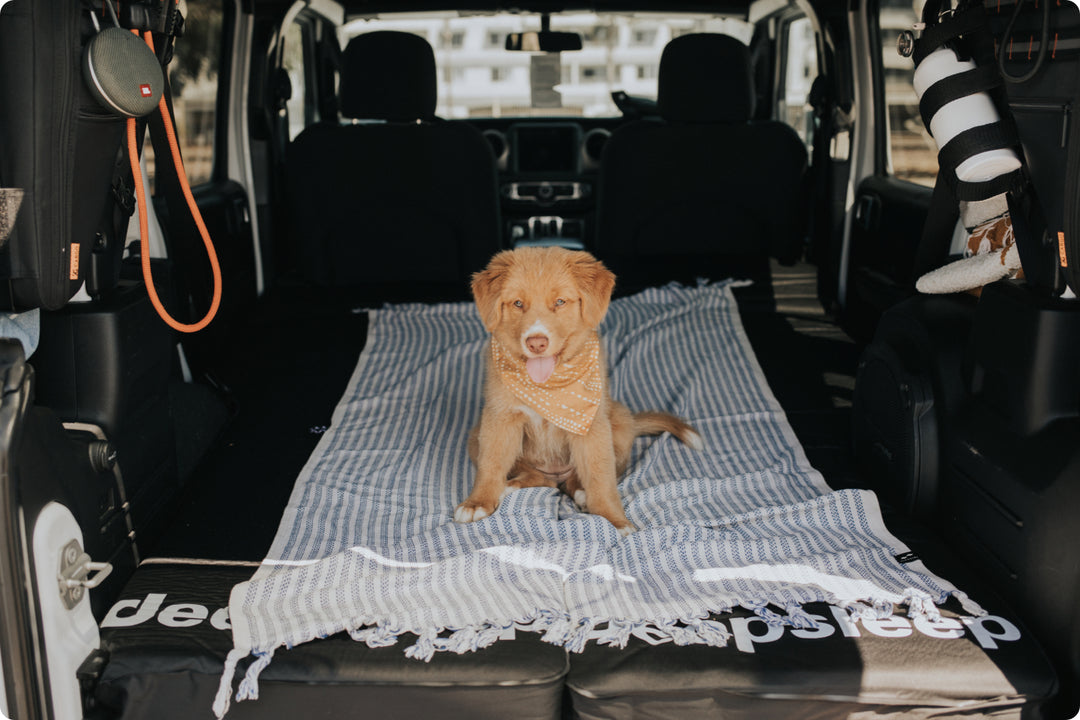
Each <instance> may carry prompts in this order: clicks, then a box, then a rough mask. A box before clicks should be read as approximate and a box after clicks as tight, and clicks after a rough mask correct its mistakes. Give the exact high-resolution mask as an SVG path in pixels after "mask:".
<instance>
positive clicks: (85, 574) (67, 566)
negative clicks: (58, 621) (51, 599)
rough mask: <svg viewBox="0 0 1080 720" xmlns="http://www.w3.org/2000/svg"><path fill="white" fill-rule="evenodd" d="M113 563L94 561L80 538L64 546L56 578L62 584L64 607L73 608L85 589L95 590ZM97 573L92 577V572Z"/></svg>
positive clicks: (109, 571) (61, 595)
mask: <svg viewBox="0 0 1080 720" xmlns="http://www.w3.org/2000/svg"><path fill="white" fill-rule="evenodd" d="M112 569H113V568H112V564H111V563H107V562H94V561H93V560H91V559H90V556H89V555H87V554H86V553H85V552H83V549H82V545H80V544H79V541H78V540H72V541H71V542H69V543H68V544H67V545H65V546H64V550H63V552H62V553H61V554H60V572H59V573H57V575H56V579H57V581H58V582H59V584H60V599H61V600H63V601H64V607H65V608H67V609H68V610H71V609H72V608H74V607H75V606H76V605H78V604H79V601H80V600H82V598H83V593H84V591H85V590H93V589H94V588H96V587H97V586H98V585H100V584H101V582H102V581H103V580H104V579H105V578H107V577H108V576H109V573H111V572H112ZM92 572H93V573H96V574H95V575H94V576H93V577H90V573H92Z"/></svg>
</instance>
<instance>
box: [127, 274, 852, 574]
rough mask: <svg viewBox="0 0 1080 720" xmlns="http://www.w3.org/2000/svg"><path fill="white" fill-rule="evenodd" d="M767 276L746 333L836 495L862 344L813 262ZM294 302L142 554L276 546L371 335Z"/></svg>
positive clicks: (755, 293)
mask: <svg viewBox="0 0 1080 720" xmlns="http://www.w3.org/2000/svg"><path fill="white" fill-rule="evenodd" d="M771 274H772V276H771V277H769V278H759V279H758V281H757V282H756V283H754V284H752V285H750V286H748V287H743V288H738V289H736V291H735V292H736V296H737V298H738V300H739V303H740V313H741V317H742V320H743V324H744V327H745V328H746V332H747V334H748V336H749V339H750V342H751V343H752V345H753V347H754V350H755V352H756V355H757V358H758V362H759V363H760V364H761V366H762V369H763V370H764V372H765V374H766V376H767V377H768V379H769V384H770V386H771V387H772V390H773V392H774V393H775V395H776V396H777V398H778V400H779V401H780V403H781V405H782V406H783V408H784V411H785V412H786V413H787V416H788V419H789V421H790V422H791V424H792V426H793V428H794V429H795V432H796V434H797V435H798V437H799V440H800V442H801V443H802V445H803V447H804V449H805V450H806V453H807V455H808V456H809V458H810V460H811V462H812V463H813V464H814V465H815V467H817V468H818V469H819V470H820V471H821V472H822V473H823V474H824V475H825V477H826V479H827V481H828V482H829V483H830V485H832V487H834V488H837V489H838V488H842V487H851V486H853V484H854V483H855V469H854V465H853V460H852V455H851V441H850V437H851V436H850V424H851V400H852V391H853V388H854V383H855V369H856V364H857V361H858V353H859V347H858V345H857V344H856V343H855V342H854V341H852V340H851V339H850V338H849V337H848V336H847V335H846V334H845V333H844V331H843V330H842V329H841V328H840V326H839V325H838V323H837V322H836V321H835V319H833V318H831V317H829V316H828V315H827V314H826V313H825V312H824V311H823V310H822V309H821V304H820V303H819V302H818V299H817V294H816V289H815V288H816V271H815V268H814V266H812V265H809V264H798V265H793V266H786V267H785V266H782V265H779V264H777V263H773V265H772V268H771ZM298 295H300V294H299V293H297V292H296V291H294V290H283V291H280V292H271V293H269V294H268V296H267V297H265V298H263V299H262V300H261V302H260V305H259V307H258V308H257V310H256V313H255V315H254V317H253V318H252V319H251V320H250V322H248V323H245V324H244V326H243V329H242V331H241V332H240V333H239V334H238V336H237V337H236V338H235V342H233V343H232V344H231V346H230V350H229V352H228V353H225V354H223V357H222V361H221V363H220V364H219V365H216V366H215V367H214V369H213V370H212V371H211V373H212V375H213V377H214V378H215V381H216V382H218V383H219V387H220V388H221V389H222V392H221V398H222V400H223V402H224V404H225V405H226V406H227V408H228V411H229V412H230V413H231V415H230V416H229V417H228V419H227V420H226V421H225V424H224V426H223V428H222V429H221V431H220V432H221V435H220V437H219V438H218V439H217V441H216V443H215V445H214V446H213V449H212V450H210V451H209V453H208V454H207V455H206V457H205V458H203V459H202V460H200V461H199V462H198V464H197V465H196V466H195V468H194V471H193V476H192V479H191V481H190V483H189V485H188V487H187V488H186V489H185V491H184V492H183V494H182V495H181V496H180V498H179V499H178V500H177V501H176V503H175V505H174V507H173V508H172V509H171V511H170V512H168V513H166V514H165V515H163V519H162V520H161V521H160V524H158V525H156V526H155V527H154V528H153V531H152V537H151V539H150V542H149V543H147V544H144V545H143V547H142V548H141V549H142V550H143V552H144V553H145V554H146V556H147V557H169V558H209V559H221V560H249V561H258V560H261V559H262V558H263V557H264V555H265V553H266V550H267V549H269V546H270V540H271V539H272V538H273V535H274V532H275V531H276V529H277V524H278V521H279V520H280V517H281V511H282V510H283V509H284V507H285V502H286V500H287V499H288V497H289V493H290V491H291V490H292V487H293V484H294V482H295V480H296V476H297V474H298V473H299V472H300V469H301V468H302V467H303V465H304V462H305V461H306V460H307V458H308V456H309V455H310V454H311V451H312V450H313V449H314V448H315V445H316V444H317V442H318V440H319V437H320V436H321V434H322V433H323V432H325V430H326V428H327V426H328V425H329V423H330V416H331V414H332V411H333V408H334V405H335V404H336V403H337V401H338V399H339V397H340V396H341V393H342V391H343V390H344V389H345V385H346V383H347V382H348V380H349V377H350V375H351V374H352V372H353V369H354V367H355V366H356V362H357V359H358V358H359V355H360V352H361V350H362V349H363V347H364V341H365V337H366V332H367V320H366V315H365V313H364V312H363V309H362V308H352V307H349V305H348V304H344V303H341V302H340V301H331V300H329V299H320V298H319V297H317V296H311V295H307V297H301V298H300V299H299V300H298ZM305 295H306V294H305ZM202 420H203V416H202V415H199V414H195V415H193V416H192V417H191V418H190V419H189V421H190V422H192V423H196V424H198V423H200V422H202ZM181 434H183V433H182V432H181Z"/></svg>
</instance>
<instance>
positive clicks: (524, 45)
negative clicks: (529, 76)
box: [506, 30, 581, 52]
mask: <svg viewBox="0 0 1080 720" xmlns="http://www.w3.org/2000/svg"><path fill="white" fill-rule="evenodd" d="M506 49H507V50H520V51H523V52H566V51H568V50H580V49H581V35H580V34H578V33H576V32H562V31H559V30H540V31H539V32H537V31H531V32H520V33H509V34H508V35H507V36H506Z"/></svg>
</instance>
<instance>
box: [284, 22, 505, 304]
mask: <svg viewBox="0 0 1080 720" xmlns="http://www.w3.org/2000/svg"><path fill="white" fill-rule="evenodd" d="M339 95H340V98H339V100H340V108H341V114H342V116H343V118H347V119H351V121H352V122H351V123H348V124H342V123H338V122H336V121H335V122H331V123H328V122H324V123H319V124H316V125H312V126H310V127H308V128H306V129H305V130H304V131H303V132H301V133H300V134H299V135H298V136H297V137H296V139H295V140H294V141H293V142H292V143H291V144H290V146H289V148H288V151H287V155H286V171H287V173H288V188H289V206H290V221H291V229H290V236H289V237H290V243H291V245H292V247H290V248H288V251H289V254H290V255H291V256H292V257H293V258H294V260H295V262H296V263H297V264H298V266H299V268H300V270H301V274H302V276H303V279H304V280H305V281H306V282H308V283H311V284H314V285H316V286H319V287H331V288H337V289H344V290H346V291H347V292H348V295H349V297H350V298H351V299H354V300H364V301H374V302H380V301H408V300H418V301H437V300H458V299H467V298H468V296H469V295H468V288H469V277H470V275H471V273H473V272H475V271H478V270H481V269H482V268H483V267H484V265H485V264H486V263H487V261H488V259H490V257H491V256H492V255H493V254H494V253H495V252H497V251H498V250H499V249H500V220H499V205H498V202H499V200H498V190H497V174H496V166H495V158H494V155H493V153H492V151H491V148H490V146H489V145H488V143H487V141H486V140H485V139H484V138H483V136H482V135H481V134H480V132H479V131H477V130H476V129H475V128H473V127H472V126H470V125H467V124H464V123H458V122H453V121H444V120H440V119H438V118H437V117H436V116H435V105H436V73H435V55H434V53H433V52H432V49H431V46H430V45H429V44H428V42H427V41H426V40H424V39H423V38H421V37H419V36H417V35H413V34H411V33H403V32H390V31H378V32H371V33H366V34H363V35H358V36H357V37H355V38H353V39H352V40H351V41H350V42H349V44H348V46H347V47H346V48H345V51H344V53H343V55H342V66H341V84H340V92H339Z"/></svg>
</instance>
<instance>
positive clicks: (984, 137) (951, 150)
mask: <svg viewBox="0 0 1080 720" xmlns="http://www.w3.org/2000/svg"><path fill="white" fill-rule="evenodd" d="M1017 142H1018V139H1017V137H1016V132H1015V130H1013V128H1012V126H1011V125H1010V124H1008V123H1005V122H1003V121H1000V120H999V121H998V122H995V123H990V124H989V125H978V126H976V127H973V128H968V129H967V130H964V131H963V132H961V133H960V134H959V135H957V136H956V137H954V138H952V139H951V140H949V142H947V143H945V145H944V146H943V147H942V148H941V149H940V150H938V167H940V168H941V169H942V170H949V171H953V170H956V166H957V165H959V164H960V163H962V162H964V161H965V160H967V159H968V158H970V157H974V156H975V155H978V154H979V153H982V152H986V151H988V150H998V149H1000V148H1011V147H1013V146H1015V145H1016V144H1017Z"/></svg>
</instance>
